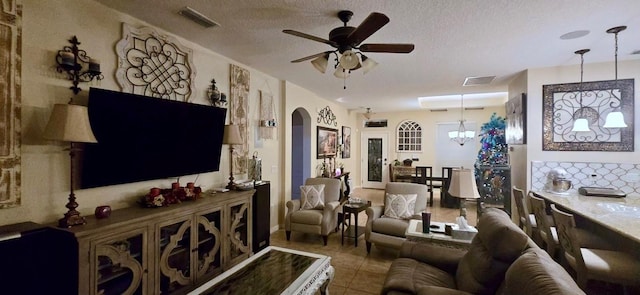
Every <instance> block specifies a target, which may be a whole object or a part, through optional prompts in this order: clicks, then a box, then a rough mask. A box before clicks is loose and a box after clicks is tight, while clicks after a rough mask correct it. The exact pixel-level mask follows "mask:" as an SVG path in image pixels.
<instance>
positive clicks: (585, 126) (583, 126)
mask: <svg viewBox="0 0 640 295" xmlns="http://www.w3.org/2000/svg"><path fill="white" fill-rule="evenodd" d="M589 51H591V50H590V49H580V50H578V51H576V52H575V54H580V86H578V91H579V92H580V98H579V100H578V102H579V103H580V108H579V109H578V110H577V111H576V112H575V113H574V115H573V116H574V119H575V120H574V121H573V128H572V129H571V131H573V132H588V131H591V130H590V129H589V121H588V120H587V118H585V116H584V110H585V108H584V107H583V106H582V77H583V73H584V54H585V53H587V52H589Z"/></svg>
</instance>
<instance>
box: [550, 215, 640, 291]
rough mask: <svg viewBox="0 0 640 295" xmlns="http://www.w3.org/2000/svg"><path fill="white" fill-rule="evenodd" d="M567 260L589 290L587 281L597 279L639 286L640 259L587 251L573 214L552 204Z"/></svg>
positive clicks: (579, 284)
mask: <svg viewBox="0 0 640 295" xmlns="http://www.w3.org/2000/svg"><path fill="white" fill-rule="evenodd" d="M551 211H552V214H553V218H554V219H555V222H556V227H557V231H558V238H559V239H560V245H561V247H562V250H563V251H564V258H565V259H566V260H567V263H568V264H569V265H570V266H571V268H573V270H574V271H575V272H576V282H577V283H578V286H580V288H581V289H582V290H586V287H587V281H589V280H598V281H604V282H608V283H614V284H620V285H623V286H640V260H638V259H636V258H635V257H633V256H631V255H629V254H627V253H624V252H620V251H612V250H603V249H593V248H584V245H581V241H580V238H579V234H578V231H577V228H576V222H575V219H574V218H573V214H569V213H566V212H563V211H561V210H558V208H556V206H555V204H551Z"/></svg>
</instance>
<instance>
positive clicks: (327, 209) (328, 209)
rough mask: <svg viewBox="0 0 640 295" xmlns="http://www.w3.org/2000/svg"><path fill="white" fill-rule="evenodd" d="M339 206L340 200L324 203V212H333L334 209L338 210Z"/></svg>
mask: <svg viewBox="0 0 640 295" xmlns="http://www.w3.org/2000/svg"><path fill="white" fill-rule="evenodd" d="M339 207H340V202H338V201H333V202H329V203H326V204H324V213H325V214H331V213H332V212H333V211H336V209H338V208H339Z"/></svg>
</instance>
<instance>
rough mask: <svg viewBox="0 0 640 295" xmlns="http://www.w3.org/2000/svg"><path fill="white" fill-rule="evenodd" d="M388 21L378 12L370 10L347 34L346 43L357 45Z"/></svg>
mask: <svg viewBox="0 0 640 295" xmlns="http://www.w3.org/2000/svg"><path fill="white" fill-rule="evenodd" d="M388 22H389V18H388V17H387V16H386V15H384V14H382V13H379V12H372V13H371V14H369V16H367V18H366V19H365V20H364V21H363V22H362V23H361V24H360V25H359V26H358V27H357V28H356V29H355V30H354V31H353V32H351V34H349V36H347V43H349V44H354V45H356V46H357V45H358V44H360V43H361V42H362V41H364V40H365V39H367V38H369V36H371V35H372V34H373V33H375V32H376V31H378V30H380V28H382V27H384V25H386V24H387V23H388Z"/></svg>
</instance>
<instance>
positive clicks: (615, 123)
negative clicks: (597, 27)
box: [602, 26, 627, 128]
mask: <svg viewBox="0 0 640 295" xmlns="http://www.w3.org/2000/svg"><path fill="white" fill-rule="evenodd" d="M626 28H627V26H619V27H615V28H611V29H608V30H607V33H609V34H614V36H615V37H614V39H615V44H616V45H615V73H616V76H615V81H616V83H615V84H616V86H617V85H618V83H617V82H618V33H620V32H621V31H624V30H625V29H626ZM611 96H612V97H614V98H616V99H618V107H617V108H616V109H617V110H615V111H613V112H610V113H609V114H608V115H607V119H606V120H605V121H604V126H602V127H604V128H624V127H627V124H626V123H625V122H624V115H623V114H622V112H621V109H620V107H621V105H622V100H620V98H619V97H617V96H615V94H614V93H613V89H612V90H611ZM611 104H612V105H613V104H614V102H612V103H611Z"/></svg>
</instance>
